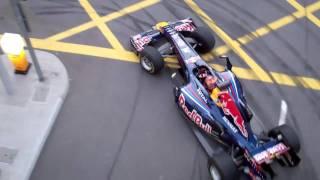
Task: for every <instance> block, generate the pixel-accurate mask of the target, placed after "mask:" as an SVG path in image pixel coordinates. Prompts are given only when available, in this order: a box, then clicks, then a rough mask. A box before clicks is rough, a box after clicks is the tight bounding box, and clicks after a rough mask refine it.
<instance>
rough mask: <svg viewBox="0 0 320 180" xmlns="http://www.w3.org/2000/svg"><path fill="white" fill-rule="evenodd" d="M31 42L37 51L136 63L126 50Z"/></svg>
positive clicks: (53, 42) (37, 40)
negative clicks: (42, 50)
mask: <svg viewBox="0 0 320 180" xmlns="http://www.w3.org/2000/svg"><path fill="white" fill-rule="evenodd" d="M31 40H32V45H33V46H34V47H35V48H39V49H44V50H50V51H59V52H66V53H72V54H79V55H87V56H95V57H103V58H110V59H116V60H120V61H128V62H138V58H137V56H136V55H135V54H134V53H133V52H130V51H126V50H118V49H110V48H103V47H96V46H89V45H80V44H72V43H64V42H57V41H49V40H43V39H35V38H32V39H31Z"/></svg>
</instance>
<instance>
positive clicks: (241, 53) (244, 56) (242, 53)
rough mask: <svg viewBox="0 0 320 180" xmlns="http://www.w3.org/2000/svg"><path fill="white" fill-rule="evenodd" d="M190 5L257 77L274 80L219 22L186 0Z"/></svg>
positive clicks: (268, 80)
mask: <svg viewBox="0 0 320 180" xmlns="http://www.w3.org/2000/svg"><path fill="white" fill-rule="evenodd" d="M185 2H186V3H187V4H188V6H189V7H190V8H191V9H192V10H193V11H194V12H196V13H197V14H198V15H199V16H200V18H201V19H202V20H203V21H204V22H205V23H206V24H207V25H208V26H209V27H210V28H211V29H212V30H213V31H214V32H215V33H216V34H217V35H218V36H219V37H220V38H221V39H222V40H223V41H224V42H225V43H226V44H227V45H228V46H229V47H230V48H231V49H232V50H233V51H234V52H235V53H236V54H237V55H238V56H240V57H241V58H242V59H243V60H244V61H245V62H246V63H247V64H248V66H249V67H250V68H251V69H252V70H253V72H254V73H255V74H256V76H257V77H259V78H260V80H261V81H264V82H269V83H271V82H272V79H271V78H270V76H269V75H268V73H267V72H266V71H264V70H263V69H262V68H261V67H260V66H259V65H258V64H257V63H256V62H255V61H254V60H253V59H252V58H251V57H250V56H249V55H248V54H247V53H246V52H245V51H244V50H243V49H242V48H241V47H240V44H239V43H238V42H236V41H234V40H233V39H232V38H231V37H230V36H229V35H227V33H225V32H224V31H223V30H222V29H221V28H220V27H218V26H217V24H216V23H215V22H214V21H213V20H212V19H211V18H210V17H209V16H208V15H207V14H206V13H205V12H204V11H203V10H202V9H201V8H200V7H199V6H198V5H197V4H196V3H194V2H193V1H192V0H185Z"/></svg>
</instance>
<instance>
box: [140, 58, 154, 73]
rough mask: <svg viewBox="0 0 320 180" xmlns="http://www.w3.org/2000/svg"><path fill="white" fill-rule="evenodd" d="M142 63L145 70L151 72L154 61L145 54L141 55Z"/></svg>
mask: <svg viewBox="0 0 320 180" xmlns="http://www.w3.org/2000/svg"><path fill="white" fill-rule="evenodd" d="M141 65H142V67H143V68H144V69H145V70H147V71H149V72H152V71H153V69H154V66H153V64H152V62H151V61H150V60H149V59H148V58H147V57H145V56H143V57H141Z"/></svg>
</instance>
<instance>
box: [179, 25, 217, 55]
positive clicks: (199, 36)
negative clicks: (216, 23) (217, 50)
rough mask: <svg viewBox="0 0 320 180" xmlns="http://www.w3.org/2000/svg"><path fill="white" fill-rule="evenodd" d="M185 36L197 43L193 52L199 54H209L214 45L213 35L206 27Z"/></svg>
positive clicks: (198, 28)
mask: <svg viewBox="0 0 320 180" xmlns="http://www.w3.org/2000/svg"><path fill="white" fill-rule="evenodd" d="M185 36H186V37H191V38H193V39H194V40H195V41H197V43H198V45H197V46H196V48H195V50H196V51H197V52H199V53H207V52H210V51H211V50H212V49H213V48H214V45H215V43H216V40H215V38H214V35H213V34H212V32H211V31H210V30H209V29H208V28H207V27H201V26H200V27H197V29H196V30H195V31H194V32H188V33H187V34H186V35H185Z"/></svg>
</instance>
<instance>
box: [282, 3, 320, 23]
mask: <svg viewBox="0 0 320 180" xmlns="http://www.w3.org/2000/svg"><path fill="white" fill-rule="evenodd" d="M287 1H288V3H289V4H290V5H291V6H293V7H294V8H296V9H297V10H298V11H300V12H302V13H304V15H305V16H306V17H307V18H308V19H309V20H310V21H311V22H312V23H313V24H315V25H316V26H318V27H320V20H319V19H318V18H317V17H316V16H315V15H313V14H312V13H313V12H314V11H312V9H311V8H308V7H307V8H304V7H303V6H302V5H301V4H299V3H298V2H297V1H296V0H287ZM314 4H315V7H316V8H319V9H320V2H318V3H314Z"/></svg>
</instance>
